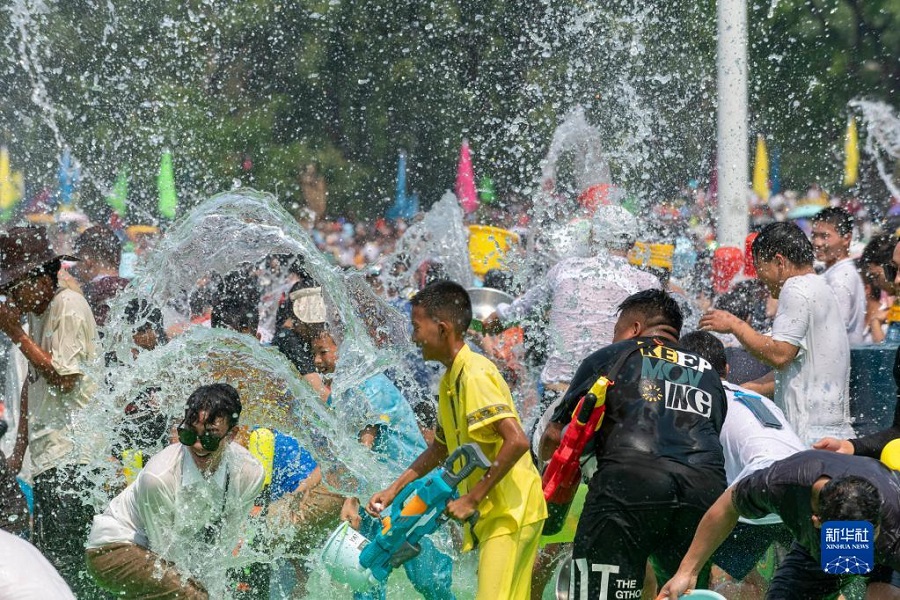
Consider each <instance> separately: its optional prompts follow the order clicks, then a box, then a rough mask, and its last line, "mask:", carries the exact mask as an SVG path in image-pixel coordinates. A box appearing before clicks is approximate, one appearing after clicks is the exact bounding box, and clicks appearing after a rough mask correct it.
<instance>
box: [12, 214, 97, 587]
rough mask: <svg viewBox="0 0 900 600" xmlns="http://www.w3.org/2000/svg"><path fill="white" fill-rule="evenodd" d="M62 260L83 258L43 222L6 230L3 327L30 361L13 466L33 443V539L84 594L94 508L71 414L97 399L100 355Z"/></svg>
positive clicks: (83, 302)
mask: <svg viewBox="0 0 900 600" xmlns="http://www.w3.org/2000/svg"><path fill="white" fill-rule="evenodd" d="M63 260H77V259H74V258H73V257H71V256H61V255H58V254H56V253H55V252H54V251H53V249H52V248H51V247H50V242H49V241H48V239H47V235H46V233H45V231H44V230H43V229H41V228H38V227H11V228H10V229H9V230H7V231H6V232H5V233H4V234H2V235H0V293H2V294H4V295H5V300H3V301H2V302H0V331H2V332H3V333H4V334H6V335H7V336H8V337H9V338H10V340H12V343H13V344H15V345H16V346H17V347H18V348H19V350H21V351H22V354H24V355H25V358H27V359H28V363H29V373H28V377H27V379H26V381H25V384H24V385H23V387H22V398H21V415H22V416H21V419H20V421H19V428H18V432H17V433H18V435H17V438H16V445H15V449H14V450H13V454H12V456H11V457H10V461H9V464H10V469H11V470H12V471H13V472H14V473H18V471H19V469H20V468H21V466H22V460H23V457H24V455H25V449H26V448H30V450H31V463H32V474H33V477H34V541H35V545H36V546H37V547H38V548H39V549H40V550H41V551H42V552H44V553H45V554H46V555H47V558H48V559H49V560H50V562H52V563H53V565H54V566H55V567H56V568H57V569H58V570H59V572H60V574H61V575H62V576H63V578H64V579H65V580H66V582H67V583H69V585H70V586H71V587H72V589H73V591H75V593H76V594H77V595H82V594H81V593H80V592H87V591H88V590H91V589H93V584H92V582H91V581H90V578H88V577H87V576H86V574H85V573H84V572H83V567H84V553H83V544H84V539H85V537H86V535H87V528H88V526H89V525H90V522H91V518H92V517H93V514H92V512H93V511H92V510H91V507H90V506H85V505H83V504H82V503H81V501H80V499H79V498H78V497H77V494H78V491H79V485H80V484H79V483H78V481H77V476H78V474H79V471H80V470H81V465H83V464H86V463H87V462H88V459H87V457H86V456H81V455H79V454H78V453H77V452H76V446H75V441H74V440H75V431H74V430H73V428H72V419H71V416H72V414H73V413H74V412H75V411H76V410H78V409H79V408H82V407H84V406H86V405H87V403H88V402H89V401H90V398H91V394H92V390H93V384H92V383H91V382H90V381H89V380H87V379H86V378H85V376H84V370H83V367H84V365H85V364H86V363H87V362H89V361H90V360H92V359H93V357H94V355H95V339H96V335H97V330H96V324H95V322H94V316H93V314H92V313H91V308H90V306H88V303H87V301H86V300H85V299H84V296H82V295H81V294H79V293H77V292H74V291H72V290H70V289H68V288H62V287H60V286H59V285H58V273H59V270H60V264H61V261H63ZM22 315H28V319H29V330H28V333H26V332H25V330H24V329H23V327H22Z"/></svg>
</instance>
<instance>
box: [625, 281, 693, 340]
mask: <svg viewBox="0 0 900 600" xmlns="http://www.w3.org/2000/svg"><path fill="white" fill-rule="evenodd" d="M627 312H635V313H637V314H639V315H641V316H642V317H644V322H645V325H646V326H648V327H649V326H653V327H655V326H658V325H668V326H669V327H672V328H673V329H674V330H675V333H676V335H679V334H681V326H682V324H683V323H684V316H683V315H682V314H681V307H680V306H678V302H677V301H676V300H675V298H673V297H672V296H671V295H670V294H669V293H668V292H666V291H665V290H657V289H649V290H642V291H640V292H637V293H636V294H632V295H630V296H628V297H627V298H625V300H623V301H622V304H620V305H619V308H618V310H617V313H618V314H620V315H622V314H625V313H627Z"/></svg>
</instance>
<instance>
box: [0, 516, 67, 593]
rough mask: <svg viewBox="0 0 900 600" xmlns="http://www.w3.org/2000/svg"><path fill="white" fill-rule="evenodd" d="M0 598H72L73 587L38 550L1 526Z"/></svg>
mask: <svg viewBox="0 0 900 600" xmlns="http://www.w3.org/2000/svg"><path fill="white" fill-rule="evenodd" d="M0 557H3V558H2V560H0V598H2V599H3V600H46V599H47V598H53V599H54V600H69V599H71V600H75V595H74V594H72V590H70V589H69V586H68V585H66V582H65V581H63V578H62V577H60V575H59V573H58V572H57V571H56V569H54V568H53V565H51V564H50V562H49V561H48V560H47V559H46V558H44V555H43V554H41V553H40V551H39V550H38V549H37V548H35V547H34V546H32V545H31V544H29V543H28V542H26V541H25V540H23V539H21V538H19V537H16V536H14V535H12V534H11V533H7V532H6V531H3V530H2V529H0Z"/></svg>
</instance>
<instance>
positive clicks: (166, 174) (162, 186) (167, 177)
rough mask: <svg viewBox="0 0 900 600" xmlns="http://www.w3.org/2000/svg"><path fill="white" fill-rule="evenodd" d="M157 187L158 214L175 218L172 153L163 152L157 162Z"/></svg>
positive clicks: (175, 202) (175, 199)
mask: <svg viewBox="0 0 900 600" xmlns="http://www.w3.org/2000/svg"><path fill="white" fill-rule="evenodd" d="M156 185H157V187H158V188H159V214H161V215H162V216H164V217H165V218H167V219H174V218H175V209H176V208H177V207H178V197H177V196H176V195H175V171H174V169H173V168H172V153H171V152H169V151H168V150H166V151H165V152H163V155H162V160H160V162H159V176H158V177H157V178H156Z"/></svg>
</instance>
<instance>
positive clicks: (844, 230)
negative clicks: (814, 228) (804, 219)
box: [810, 206, 854, 237]
mask: <svg viewBox="0 0 900 600" xmlns="http://www.w3.org/2000/svg"><path fill="white" fill-rule="evenodd" d="M810 220H811V221H812V222H813V223H828V224H829V225H831V226H832V227H834V230H835V231H837V233H838V235H839V236H841V237H844V236H847V235H850V234H851V233H853V222H854V221H853V215H851V214H850V213H849V212H848V211H847V210H846V209H844V208H841V207H840V206H829V207H828V208H825V209H822V210H820V211H819V212H817V213H816V214H814V215H813V217H812V219H810Z"/></svg>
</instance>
